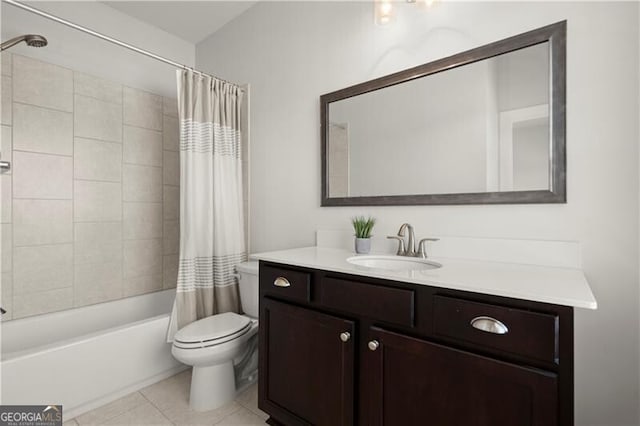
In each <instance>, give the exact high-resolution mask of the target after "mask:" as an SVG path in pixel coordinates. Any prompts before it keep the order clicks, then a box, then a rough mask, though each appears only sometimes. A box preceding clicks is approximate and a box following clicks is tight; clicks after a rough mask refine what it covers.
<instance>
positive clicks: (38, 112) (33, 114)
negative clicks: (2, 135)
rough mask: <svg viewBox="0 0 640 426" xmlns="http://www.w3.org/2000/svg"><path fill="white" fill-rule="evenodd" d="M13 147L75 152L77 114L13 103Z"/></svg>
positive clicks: (48, 151)
mask: <svg viewBox="0 0 640 426" xmlns="http://www.w3.org/2000/svg"><path fill="white" fill-rule="evenodd" d="M13 149H16V150H20V151H33V152H43V153H47V154H60V155H72V154H73V114H72V113H70V112H63V111H56V110H53V109H48V108H40V107H37V106H33V105H27V104H19V103H15V102H14V103H13Z"/></svg>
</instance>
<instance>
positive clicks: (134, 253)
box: [123, 239, 162, 278]
mask: <svg viewBox="0 0 640 426" xmlns="http://www.w3.org/2000/svg"><path fill="white" fill-rule="evenodd" d="M123 265H124V277H125V278H134V277H142V276H146V275H154V276H157V275H162V239H154V240H130V241H125V242H124V261H123Z"/></svg>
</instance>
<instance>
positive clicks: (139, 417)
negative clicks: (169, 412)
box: [102, 402, 173, 426]
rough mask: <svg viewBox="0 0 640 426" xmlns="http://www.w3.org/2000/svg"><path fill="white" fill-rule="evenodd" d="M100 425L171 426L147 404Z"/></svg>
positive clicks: (156, 410) (157, 411) (159, 413)
mask: <svg viewBox="0 0 640 426" xmlns="http://www.w3.org/2000/svg"><path fill="white" fill-rule="evenodd" d="M102 424H103V425H118V426H138V425H173V423H171V422H170V421H169V420H168V419H167V418H166V417H165V416H164V415H163V414H162V413H161V412H160V411H159V410H158V409H157V408H156V407H154V406H153V405H151V404H150V403H148V402H147V403H145V404H143V405H141V406H139V407H136V408H134V409H132V410H129V411H127V412H125V413H123V414H120V415H119V416H117V417H114V418H112V419H110V420H107V421H106V422H104V423H102Z"/></svg>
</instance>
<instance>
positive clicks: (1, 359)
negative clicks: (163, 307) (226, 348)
mask: <svg viewBox="0 0 640 426" xmlns="http://www.w3.org/2000/svg"><path fill="white" fill-rule="evenodd" d="M170 316H171V314H170V313H166V314H160V315H155V316H153V317H149V318H144V319H141V320H138V321H134V322H130V323H126V324H122V325H118V326H115V327H110V328H105V329H101V330H97V331H94V332H92V333H87V334H82V335H80V336H76V337H72V338H69V339H65V340H60V341H56V342H53V343H49V344H45V345H40V346H32V347H30V348H28V349H23V350H20V351H14V352H8V353H4V352H3V353H1V354H0V371H1V366H2V364H4V363H5V362H13V361H18V360H23V359H28V358H31V357H34V356H38V355H40V354H43V353H48V352H53V351H57V350H63V349H66V348H69V347H71V346H75V345H77V344H79V343H83V342H90V341H92V340H96V339H98V338H100V337H101V336H104V335H108V334H114V333H117V332H120V331H122V330H124V329H129V328H136V327H141V326H142V325H144V324H147V323H149V322H152V321H157V320H160V319H164V318H167V317H170Z"/></svg>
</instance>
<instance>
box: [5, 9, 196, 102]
mask: <svg viewBox="0 0 640 426" xmlns="http://www.w3.org/2000/svg"><path fill="white" fill-rule="evenodd" d="M29 5H30V6H33V7H35V8H38V9H41V10H43V11H45V12H49V13H51V14H53V15H56V16H58V17H60V18H64V19H67V20H69V21H71V22H73V23H76V24H79V25H83V26H85V27H88V28H90V29H92V30H94V31H97V32H100V33H103V34H105V35H107V36H110V37H114V38H116V39H119V40H121V41H124V42H126V43H129V44H133V45H134V46H137V47H140V48H143V49H147V50H149V51H151V52H153V53H156V54H158V55H161V56H164V57H167V58H169V59H172V60H174V61H176V62H178V63H182V64H186V65H189V66H192V65H193V64H194V63H195V46H194V45H193V44H191V43H189V42H187V41H184V40H182V39H180V38H178V37H176V36H174V35H171V34H169V33H167V32H165V31H163V30H161V29H159V28H156V27H153V26H151V25H149V24H146V23H144V22H142V21H140V20H137V19H135V18H132V17H130V16H128V15H125V14H124V13H122V12H119V11H117V10H115V9H113V8H111V7H109V6H107V5H104V4H102V3H99V2H96V1H67V2H29ZM1 20H2V25H1V30H2V40H7V39H9V38H12V37H15V36H18V35H22V34H34V33H35V34H41V35H44V36H45V37H46V38H47V39H48V41H49V44H48V45H47V47H45V48H39V49H36V48H30V47H27V46H26V45H25V44H24V43H21V44H20V45H17V46H15V47H13V48H12V49H11V52H12V53H19V54H22V55H25V56H30V57H33V58H35V59H39V60H43V61H46V62H50V63H54V64H57V65H61V66H64V67H67V68H71V69H74V70H77V71H83V72H86V73H88V74H91V75H95V76H98V77H103V78H105V79H107V80H111V81H118V82H121V83H123V84H124V85H128V86H131V87H137V88H140V89H145V90H148V91H150V92H153V93H157V94H160V95H163V96H168V97H171V98H175V97H176V77H175V68H174V67H172V66H171V65H167V64H164V63H162V62H158V61H156V60H154V59H150V58H147V57H145V56H142V55H140V54H139V53H135V52H131V51H129V50H127V49H124V48H122V47H120V46H116V45H113V44H111V43H108V42H106V41H103V40H100V39H97V38H95V37H93V36H90V35H88V34H85V33H82V32H80V31H78V30H75V29H72V28H69V27H66V26H64V25H62V24H59V23H57V22H54V21H50V20H48V19H45V18H43V17H40V16H38V15H34V14H33V13H30V12H26V11H23V10H22V9H18V8H16V7H14V6H11V5H9V4H6V3H2V7H1Z"/></svg>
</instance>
